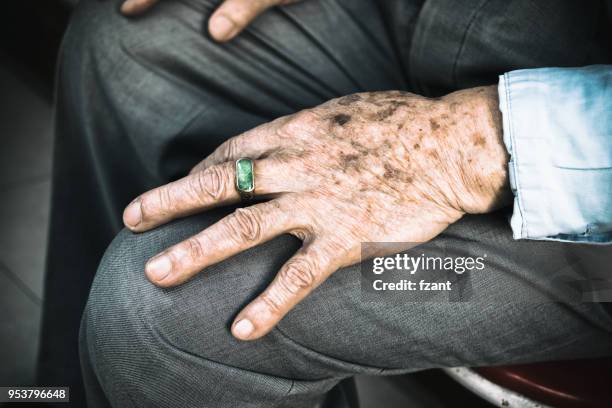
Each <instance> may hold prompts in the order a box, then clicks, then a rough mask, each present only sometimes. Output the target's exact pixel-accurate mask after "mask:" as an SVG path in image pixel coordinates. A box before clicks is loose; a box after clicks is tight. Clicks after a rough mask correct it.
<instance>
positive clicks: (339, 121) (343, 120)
mask: <svg viewBox="0 0 612 408" xmlns="http://www.w3.org/2000/svg"><path fill="white" fill-rule="evenodd" d="M332 121H333V122H334V123H335V124H336V125H340V126H344V125H346V124H347V123H348V122H350V121H351V115H347V114H345V113H340V114H338V115H335V116H334V117H333V118H332Z"/></svg>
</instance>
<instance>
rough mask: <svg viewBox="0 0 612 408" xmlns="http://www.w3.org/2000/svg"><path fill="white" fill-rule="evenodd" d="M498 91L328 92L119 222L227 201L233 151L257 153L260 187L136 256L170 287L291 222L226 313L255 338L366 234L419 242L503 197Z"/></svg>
mask: <svg viewBox="0 0 612 408" xmlns="http://www.w3.org/2000/svg"><path fill="white" fill-rule="evenodd" d="M497 105H498V101H497V91H496V88H495V87H493V86H491V87H482V88H474V89H471V90H466V91H460V92H456V93H453V94H450V95H447V96H446V97H444V98H441V99H427V98H423V97H420V96H417V95H413V94H409V93H404V92H396V91H391V92H376V93H361V94H355V95H350V96H346V97H343V98H339V99H335V100H332V101H330V102H327V103H325V104H323V105H321V106H318V107H316V108H313V109H308V110H305V111H302V112H299V113H296V114H294V115H291V116H286V117H282V118H280V119H277V120H275V121H273V122H270V123H268V124H265V125H262V126H259V127H257V128H255V129H252V130H250V131H248V132H246V133H244V134H242V135H239V136H237V137H234V138H232V139H230V140H228V141H227V142H226V143H224V144H223V145H221V146H220V147H219V148H218V149H217V150H216V151H215V152H214V153H213V154H212V155H211V156H209V157H207V158H206V159H205V160H204V161H203V162H201V163H200V164H198V165H197V166H196V167H195V168H194V169H193V170H192V172H191V173H190V175H188V176H187V177H185V178H183V179H180V180H178V181H175V182H173V183H170V184H167V185H165V186H162V187H159V188H157V189H154V190H151V191H149V192H147V193H144V194H143V195H142V196H140V197H139V198H137V199H136V200H134V201H133V202H132V203H131V204H130V205H129V206H128V207H127V208H126V210H125V213H124V222H125V224H126V226H128V227H129V228H130V229H131V230H133V231H145V230H148V229H150V228H153V227H155V226H158V225H160V224H163V223H165V222H168V221H169V220H171V219H173V218H177V217H181V216H185V215H188V214H193V213H195V212H198V211H202V210H206V209H208V208H212V207H215V206H220V205H225V204H230V203H235V202H237V201H239V199H240V197H239V195H238V193H237V191H236V188H235V162H234V161H235V160H236V159H239V158H241V157H250V158H252V159H254V171H255V179H256V188H255V195H256V196H260V197H264V198H268V199H269V200H268V201H266V202H261V203H257V204H254V205H252V206H250V207H246V208H243V209H238V210H236V212H234V213H233V214H231V215H230V216H228V217H226V218H225V219H222V220H220V221H219V222H217V223H216V224H214V225H212V226H211V227H209V228H208V229H206V230H204V231H202V232H201V233H199V234H198V235H196V236H193V237H191V238H190V239H188V240H186V241H184V242H181V243H179V244H177V245H175V246H173V247H171V248H169V249H167V250H166V251H164V252H163V253H162V254H160V255H158V256H156V257H154V258H153V259H151V260H150V261H149V262H148V263H147V265H146V268H145V270H146V274H147V276H148V278H149V280H151V281H152V282H153V283H154V284H156V285H158V286H161V287H170V286H174V285H178V284H181V283H183V282H185V281H186V280H188V279H190V278H191V277H193V276H194V275H195V274H197V273H199V272H200V271H202V270H203V269H204V268H206V267H207V266H209V265H212V264H214V263H217V262H220V261H222V260H224V259H226V258H228V257H230V256H232V255H234V254H236V253H238V252H241V251H244V250H245V249H247V248H251V247H253V246H256V245H258V244H261V243H262V242H264V241H267V240H270V239H272V238H274V237H275V236H278V235H280V234H283V233H289V234H293V235H295V236H296V237H298V238H299V239H301V240H302V241H303V243H304V244H303V247H302V248H301V249H300V250H299V251H298V252H297V253H296V254H295V256H294V257H293V258H291V259H290V260H289V261H288V262H287V263H286V264H285V265H284V266H283V267H282V268H281V269H280V271H279V272H278V275H277V276H276V278H275V279H274V280H273V282H272V283H271V284H270V286H269V287H268V288H267V289H266V290H265V291H264V292H263V293H261V295H260V296H259V297H257V298H256V299H255V300H253V301H252V302H251V303H250V304H249V305H248V306H247V307H245V308H244V309H243V310H242V311H241V312H240V313H239V314H238V316H237V318H236V321H235V322H234V324H233V326H232V331H233V334H234V335H235V336H236V337H237V338H239V339H244V340H251V339H256V338H259V337H261V336H263V335H264V334H266V333H267V332H269V331H270V330H271V329H272V328H273V327H274V326H275V325H276V324H277V323H278V321H279V320H281V319H282V318H283V316H284V315H285V314H286V313H287V312H289V311H290V310H291V308H293V307H294V306H295V305H296V304H297V303H298V302H299V301H300V300H302V299H303V298H304V297H305V296H307V295H308V294H309V293H310V292H311V291H312V290H313V289H315V288H316V287H317V286H318V285H320V284H321V283H322V282H323V281H324V280H325V279H326V278H327V277H329V276H330V275H331V274H332V273H334V272H335V271H337V270H338V269H339V268H342V267H344V266H348V265H352V264H355V263H357V262H359V261H360V247H361V243H362V242H412V243H415V242H425V241H428V240H430V239H432V238H433V237H435V236H436V235H437V234H439V233H440V232H441V231H443V230H444V229H445V228H446V227H447V226H448V225H449V224H451V223H453V222H455V221H457V220H458V219H459V218H461V216H462V215H463V214H465V213H484V212H487V211H491V210H492V209H494V208H496V207H499V206H501V205H502V204H504V203H506V202H508V200H509V198H510V197H511V194H510V192H509V188H508V186H507V184H508V181H507V170H506V165H507V161H508V157H507V153H506V151H505V149H504V146H503V144H502V141H501V130H500V127H501V124H500V120H501V119H500V116H501V115H500V113H499V111H498V108H497ZM405 249H408V248H405ZM381 255H385V254H381Z"/></svg>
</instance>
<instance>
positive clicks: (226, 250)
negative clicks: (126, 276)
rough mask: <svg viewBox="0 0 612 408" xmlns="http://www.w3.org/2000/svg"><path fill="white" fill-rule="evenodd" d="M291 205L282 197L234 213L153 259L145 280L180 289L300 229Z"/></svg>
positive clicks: (146, 269) (148, 266) (147, 267)
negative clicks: (200, 274) (231, 259)
mask: <svg viewBox="0 0 612 408" xmlns="http://www.w3.org/2000/svg"><path fill="white" fill-rule="evenodd" d="M290 201H291V200H290V199H289V198H288V197H287V196H285V197H280V198H279V199H276V200H273V201H269V202H266V203H261V204H257V205H253V206H251V207H246V208H239V209H237V210H236V211H235V212H234V213H232V214H230V215H228V216H227V217H225V218H223V219H222V220H220V221H219V222H217V223H216V224H214V225H212V226H210V227H208V228H207V229H205V230H204V231H202V232H201V233H199V234H197V235H195V236H193V237H191V238H189V239H187V240H185V241H183V242H181V243H179V244H177V245H174V246H173V247H171V248H168V249H167V250H165V251H164V252H163V253H161V254H159V255H157V256H156V257H154V258H152V259H151V260H150V261H149V262H148V263H147V265H146V267H145V272H146V274H147V277H148V278H149V280H150V281H151V282H153V283H154V284H156V285H158V286H161V287H169V286H175V285H179V284H181V283H183V282H185V281H187V280H188V279H190V278H191V277H192V276H194V275H196V274H197V273H198V272H200V271H201V270H202V269H204V268H206V267H208V266H210V265H213V264H215V263H218V262H221V261H222V260H224V259H227V258H229V257H231V256H233V255H236V254H238V253H240V252H242V251H245V250H247V249H249V248H252V247H254V246H256V245H260V244H262V243H264V242H266V241H269V240H270V239H272V238H274V237H277V236H279V235H281V234H283V233H286V232H288V231H291V230H295V229H298V228H300V225H299V220H298V218H296V217H295V214H293V213H292V209H291V206H292V203H291V202H290Z"/></svg>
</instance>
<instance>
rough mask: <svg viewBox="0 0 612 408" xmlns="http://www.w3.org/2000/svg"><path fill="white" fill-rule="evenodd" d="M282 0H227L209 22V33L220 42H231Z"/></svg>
mask: <svg viewBox="0 0 612 408" xmlns="http://www.w3.org/2000/svg"><path fill="white" fill-rule="evenodd" d="M280 3H282V1H280V0H225V1H224V2H223V4H221V6H219V8H218V9H217V10H216V11H215V12H214V13H213V15H212V16H211V17H210V20H209V22H208V31H209V32H210V35H212V37H213V38H214V39H215V40H217V41H220V42H225V41H229V40H231V39H232V38H234V37H235V36H236V35H237V34H238V33H240V32H241V31H242V30H243V29H244V28H245V27H246V26H247V25H249V24H250V23H251V21H253V20H255V18H256V17H257V16H258V15H260V14H261V13H263V12H264V11H265V10H267V9H268V8H270V7H273V6H276V5H277V4H280Z"/></svg>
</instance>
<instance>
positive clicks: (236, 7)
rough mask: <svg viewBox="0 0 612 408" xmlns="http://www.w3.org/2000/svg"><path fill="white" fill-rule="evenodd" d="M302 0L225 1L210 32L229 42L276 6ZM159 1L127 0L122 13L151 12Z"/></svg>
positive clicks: (211, 19)
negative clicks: (258, 17) (259, 16)
mask: <svg viewBox="0 0 612 408" xmlns="http://www.w3.org/2000/svg"><path fill="white" fill-rule="evenodd" d="M297 1H300V0H225V1H224V2H223V4H221V6H220V7H219V8H218V9H217V10H216V11H215V12H214V13H213V15H212V16H211V17H210V20H209V21H208V31H209V32H210V35H211V36H212V37H213V38H214V39H215V40H217V41H221V42H224V41H229V40H231V39H232V38H234V37H235V36H236V35H238V34H239V33H240V32H241V31H242V30H244V29H245V28H246V26H248V25H249V24H250V23H251V22H252V21H253V20H255V18H256V17H257V16H258V15H260V14H261V13H263V12H264V11H266V10H267V9H269V8H270V7H274V6H282V5H285V4H289V3H295V2H297ZM157 2H159V0H125V1H124V3H123V4H122V5H121V12H122V13H123V14H125V15H126V16H136V15H139V14H142V13H144V12H146V11H147V10H149V9H150V8H151V7H152V6H153V5H154V4H155V3H157Z"/></svg>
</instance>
